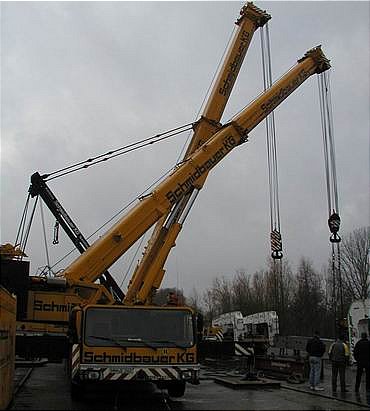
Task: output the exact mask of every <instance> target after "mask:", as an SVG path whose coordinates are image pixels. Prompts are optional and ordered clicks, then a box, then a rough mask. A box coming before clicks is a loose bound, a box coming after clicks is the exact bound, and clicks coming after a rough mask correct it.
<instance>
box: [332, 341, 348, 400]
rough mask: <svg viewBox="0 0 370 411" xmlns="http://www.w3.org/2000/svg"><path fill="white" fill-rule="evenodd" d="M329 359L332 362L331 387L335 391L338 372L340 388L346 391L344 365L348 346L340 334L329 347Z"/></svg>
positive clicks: (346, 360)
mask: <svg viewBox="0 0 370 411" xmlns="http://www.w3.org/2000/svg"><path fill="white" fill-rule="evenodd" d="M329 359H330V361H331V364H332V374H331V387H332V390H333V392H336V391H337V379H338V373H339V380H340V390H341V392H346V391H347V390H346V365H347V364H348V361H349V348H348V345H347V344H346V343H345V342H344V336H340V337H338V338H337V340H336V341H335V342H334V343H333V344H332V345H331V346H330V348H329Z"/></svg>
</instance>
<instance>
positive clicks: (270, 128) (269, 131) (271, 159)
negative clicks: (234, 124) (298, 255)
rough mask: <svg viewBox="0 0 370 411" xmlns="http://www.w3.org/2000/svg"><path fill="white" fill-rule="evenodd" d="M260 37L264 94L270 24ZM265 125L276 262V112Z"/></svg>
mask: <svg viewBox="0 0 370 411" xmlns="http://www.w3.org/2000/svg"><path fill="white" fill-rule="evenodd" d="M260 37H261V51H262V53H261V55H262V68H263V70H262V71H263V83H264V92H266V90H268V89H269V88H271V86H272V64H271V46H270V35H269V27H268V23H267V24H266V25H265V26H264V27H263V28H262V29H261V31H260ZM265 124H266V148H267V166H268V181H269V183H268V184H269V201H270V226H271V233H270V241H271V250H272V254H271V256H272V258H273V259H274V261H275V260H276V259H281V258H282V241H281V233H280V204H279V203H280V202H279V174H278V156H277V144H276V124H275V116H274V110H273V111H272V112H271V113H270V114H269V115H268V116H267V117H266V120H265ZM276 270H277V271H278V276H279V279H278V281H279V283H280V281H281V279H280V277H281V271H282V267H281V266H279V267H276V265H275V264H274V271H276ZM275 275H276V273H275ZM277 292H278V291H277Z"/></svg>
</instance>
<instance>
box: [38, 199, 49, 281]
mask: <svg viewBox="0 0 370 411" xmlns="http://www.w3.org/2000/svg"><path fill="white" fill-rule="evenodd" d="M40 214H41V223H42V230H43V234H44V245H45V253H46V262H47V268H48V271H49V273H50V271H51V269H50V258H49V249H48V244H47V241H46V230H45V219H44V209H43V206H42V201H40Z"/></svg>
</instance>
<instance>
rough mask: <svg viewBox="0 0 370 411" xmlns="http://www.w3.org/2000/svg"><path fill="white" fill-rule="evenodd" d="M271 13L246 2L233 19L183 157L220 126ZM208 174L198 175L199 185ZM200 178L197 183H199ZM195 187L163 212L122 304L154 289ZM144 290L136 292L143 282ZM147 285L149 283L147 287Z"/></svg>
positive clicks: (145, 300) (143, 298) (144, 297)
mask: <svg viewBox="0 0 370 411" xmlns="http://www.w3.org/2000/svg"><path fill="white" fill-rule="evenodd" d="M270 18H271V16H270V15H269V14H267V13H266V12H265V11H262V10H261V9H259V8H258V7H256V6H255V5H254V4H253V3H251V2H248V3H247V4H246V5H245V6H244V7H243V8H242V9H241V11H240V17H239V19H238V20H237V21H236V23H235V24H236V25H237V26H238V29H237V31H236V32H235V35H234V37H233V40H232V42H231V44H230V47H229V49H228V52H227V54H226V56H225V59H224V62H223V64H222V66H221V69H220V71H219V73H218V76H217V78H216V81H215V82H214V85H213V87H212V90H211V92H210V94H209V98H208V101H207V104H206V106H205V109H204V111H203V113H202V116H201V118H200V120H199V121H198V122H197V124H196V126H195V130H194V134H193V136H192V139H191V141H190V144H189V146H188V148H187V150H186V153H185V156H184V160H185V159H187V158H188V157H189V156H190V155H191V154H192V153H193V152H194V151H195V150H196V149H197V148H198V147H200V146H201V145H202V144H204V143H205V142H206V141H208V140H209V138H210V137H211V136H212V135H213V134H214V133H215V132H216V131H218V130H219V129H220V128H221V124H220V120H221V117H222V114H223V112H224V109H225V106H226V103H227V101H228V99H229V97H230V94H231V91H232V89H233V87H234V84H235V81H236V78H237V76H238V73H239V71H240V67H241V65H242V63H243V61H244V57H245V55H246V53H247V50H248V47H249V44H250V42H251V40H252V37H253V34H254V32H255V31H256V30H257V29H258V28H259V27H262V26H263V25H264V24H266V22H267V21H268V20H270ZM207 174H208V173H206V174H205V175H204V176H202V179H203V184H204V181H205V179H206V176H207ZM203 184H202V183H201V182H200V181H199V183H198V185H199V186H201V185H203ZM198 192H199V189H192V190H190V191H189V192H188V193H187V194H186V195H185V196H184V197H183V198H182V200H181V201H179V202H178V203H176V205H175V206H174V207H173V208H172V210H171V211H170V212H169V213H166V214H164V215H163V216H162V218H161V219H160V220H159V221H158V223H157V224H156V227H155V229H154V231H153V233H152V236H151V238H150V239H149V241H148V244H147V246H146V249H145V252H144V253H143V257H142V259H141V261H140V262H139V264H138V265H137V267H136V269H135V271H134V273H133V276H132V278H131V281H130V284H129V286H128V290H127V294H126V296H125V299H124V302H125V304H133V303H141V304H142V303H150V302H151V297H152V294H153V292H154V290H156V289H158V288H159V286H160V284H161V282H162V278H163V276H164V272H165V270H164V268H163V267H164V264H165V262H166V259H167V257H168V255H169V253H170V250H171V248H172V247H174V246H175V241H176V238H177V236H178V234H179V232H180V230H181V228H182V223H183V221H184V219H185V218H186V216H187V214H188V212H189V211H190V208H191V206H192V205H193V203H194V201H195V199H196V196H197V194H198ZM144 283H145V289H146V290H148V293H147V294H145V293H143V292H140V290H141V288H142V286H143V284H144ZM149 284H150V286H149Z"/></svg>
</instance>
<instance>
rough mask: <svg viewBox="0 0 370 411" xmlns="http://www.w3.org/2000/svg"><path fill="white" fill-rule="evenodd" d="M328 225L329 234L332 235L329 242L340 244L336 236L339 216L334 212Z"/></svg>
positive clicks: (339, 239)
mask: <svg viewBox="0 0 370 411" xmlns="http://www.w3.org/2000/svg"><path fill="white" fill-rule="evenodd" d="M328 225H329V229H330V232H331V233H332V235H331V236H330V242H331V243H340V242H341V240H342V239H341V238H340V237H339V235H338V231H339V227H340V217H339V214H337V213H336V212H335V211H334V210H333V213H332V214H331V216H330V217H329V219H328Z"/></svg>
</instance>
